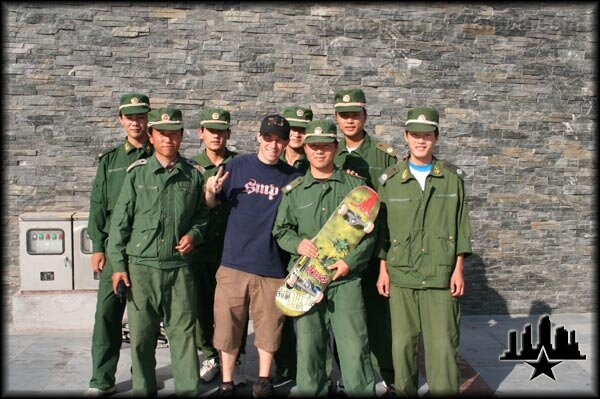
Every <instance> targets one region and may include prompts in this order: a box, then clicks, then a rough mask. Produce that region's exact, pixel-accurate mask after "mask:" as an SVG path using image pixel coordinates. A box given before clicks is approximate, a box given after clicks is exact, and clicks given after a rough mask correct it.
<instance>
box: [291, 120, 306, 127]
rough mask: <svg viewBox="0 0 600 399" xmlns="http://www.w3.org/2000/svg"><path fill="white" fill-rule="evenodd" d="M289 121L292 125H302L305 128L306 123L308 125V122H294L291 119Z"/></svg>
mask: <svg viewBox="0 0 600 399" xmlns="http://www.w3.org/2000/svg"><path fill="white" fill-rule="evenodd" d="M288 122H289V123H290V127H301V128H303V129H306V125H308V122H294V121H290V120H288Z"/></svg>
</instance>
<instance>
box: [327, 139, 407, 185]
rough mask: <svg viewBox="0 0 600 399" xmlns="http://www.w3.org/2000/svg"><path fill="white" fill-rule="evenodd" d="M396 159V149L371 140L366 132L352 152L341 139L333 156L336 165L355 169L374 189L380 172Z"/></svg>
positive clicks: (345, 168)
mask: <svg viewBox="0 0 600 399" xmlns="http://www.w3.org/2000/svg"><path fill="white" fill-rule="evenodd" d="M396 161H397V160H396V150H395V149H394V148H392V147H390V146H389V145H387V144H385V143H383V142H381V141H377V140H372V139H371V136H369V135H368V134H367V132H365V139H364V140H363V142H362V143H361V144H360V146H358V148H357V149H356V150H354V151H352V152H348V149H347V148H346V142H345V140H341V141H340V145H339V149H338V152H337V154H336V156H335V164H336V165H337V166H339V167H340V168H342V169H343V170H347V169H350V170H353V171H355V172H356V173H358V174H359V175H360V176H362V177H364V178H365V179H367V185H368V186H369V187H372V188H374V189H375V190H377V186H378V182H377V179H379V176H380V175H381V173H383V171H384V170H385V169H386V168H388V167H390V166H392V165H394V164H395V163H396Z"/></svg>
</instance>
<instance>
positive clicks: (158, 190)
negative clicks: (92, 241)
mask: <svg viewBox="0 0 600 399" xmlns="http://www.w3.org/2000/svg"><path fill="white" fill-rule="evenodd" d="M138 163H142V164H140V165H139V166H135V165H131V166H130V168H129V171H128V173H127V176H126V177H125V182H123V189H122V190H121V195H120V196H119V199H118V200H117V204H116V206H115V210H114V213H113V223H112V224H111V228H110V240H109V242H108V248H107V252H108V258H109V261H110V262H111V264H112V265H113V268H114V269H113V272H126V271H127V266H128V265H127V256H129V263H130V264H139V265H143V266H148V267H155V268H161V269H172V268H177V267H183V266H187V265H189V264H190V263H191V257H190V254H187V255H181V254H180V253H179V252H177V250H176V249H175V246H176V245H177V244H178V242H179V240H180V238H181V237H182V236H184V235H186V234H188V235H190V236H191V237H192V238H193V240H194V246H196V245H199V244H201V243H202V242H203V241H204V237H205V233H206V224H207V220H208V208H207V207H206V205H205V204H204V194H203V183H204V182H203V178H202V174H201V173H200V171H199V170H198V169H199V165H198V164H197V163H195V162H194V161H191V160H186V159H185V158H183V157H181V156H180V157H179V159H178V160H177V161H176V163H175V165H174V167H173V170H172V171H171V172H170V173H168V172H167V171H166V169H165V168H163V167H162V165H161V164H160V163H159V162H158V160H157V159H156V157H150V158H148V159H147V160H140V161H138ZM191 163H193V165H192V164H191ZM194 165H196V166H194ZM197 167H198V168H197Z"/></svg>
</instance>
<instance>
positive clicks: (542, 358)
mask: <svg viewBox="0 0 600 399" xmlns="http://www.w3.org/2000/svg"><path fill="white" fill-rule="evenodd" d="M526 363H527V364H528V365H530V366H531V367H533V368H534V369H535V370H534V371H533V374H531V378H530V379H529V381H531V380H533V379H534V378H536V377H537V376H539V375H541V374H546V375H547V376H548V377H550V378H552V379H553V380H556V378H554V373H553V372H552V367H554V366H556V365H557V364H559V363H561V362H549V361H548V355H547V354H546V348H544V347H543V346H542V349H541V350H540V354H539V355H538V358H537V361H536V362H535V363H534V362H526Z"/></svg>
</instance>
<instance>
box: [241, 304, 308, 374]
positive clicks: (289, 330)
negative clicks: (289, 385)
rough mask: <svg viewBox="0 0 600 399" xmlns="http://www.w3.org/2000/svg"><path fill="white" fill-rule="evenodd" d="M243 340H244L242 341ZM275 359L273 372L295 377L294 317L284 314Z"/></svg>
mask: <svg viewBox="0 0 600 399" xmlns="http://www.w3.org/2000/svg"><path fill="white" fill-rule="evenodd" d="M243 342H245V340H244V341H243ZM273 360H275V374H276V375H278V376H282V377H288V378H291V379H292V380H295V379H296V362H297V352H296V331H295V330H294V319H293V318H291V317H288V316H286V317H285V320H284V321H283V330H282V331H281V343H280V344H279V349H277V352H275V355H274V357H273Z"/></svg>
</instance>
